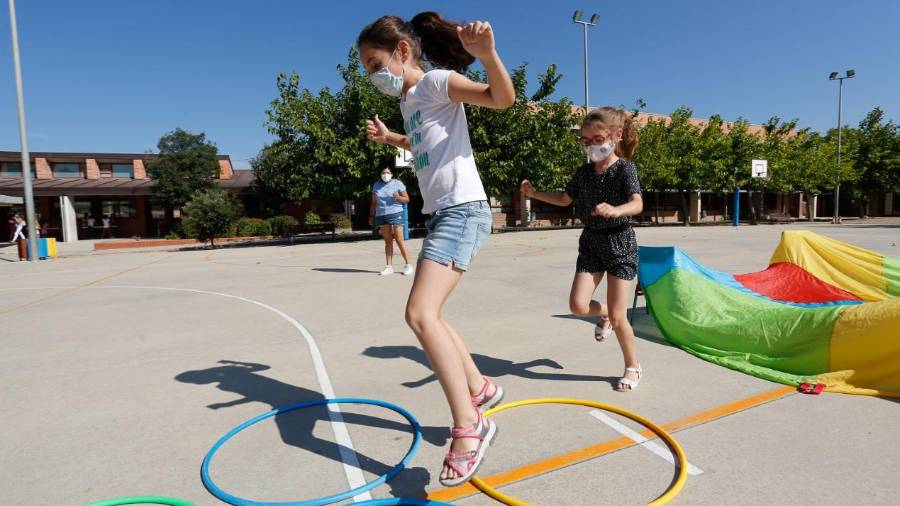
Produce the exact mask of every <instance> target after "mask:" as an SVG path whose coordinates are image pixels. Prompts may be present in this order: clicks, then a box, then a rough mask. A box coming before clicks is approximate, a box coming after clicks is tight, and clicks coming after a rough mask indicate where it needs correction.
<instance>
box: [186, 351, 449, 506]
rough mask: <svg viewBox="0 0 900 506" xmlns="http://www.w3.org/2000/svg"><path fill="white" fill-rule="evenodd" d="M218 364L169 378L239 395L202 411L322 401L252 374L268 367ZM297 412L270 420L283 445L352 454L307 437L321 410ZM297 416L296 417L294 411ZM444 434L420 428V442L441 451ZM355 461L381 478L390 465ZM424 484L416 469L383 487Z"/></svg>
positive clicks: (415, 488) (426, 478) (419, 492)
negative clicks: (241, 405)
mask: <svg viewBox="0 0 900 506" xmlns="http://www.w3.org/2000/svg"><path fill="white" fill-rule="evenodd" d="M219 364H220V365H217V366H215V367H210V368H208V369H198V370H194V371H185V372H183V373H181V374H178V375H177V376H175V379H176V380H177V381H180V382H182V383H191V384H195V385H208V384H216V388H218V389H219V390H222V391H225V392H231V393H235V394H238V395H239V396H240V397H239V398H237V399H235V400H233V401H229V402H221V403H215V404H210V405H209V406H207V407H208V408H209V409H223V408H229V407H232V406H237V405H239V404H245V403H248V402H261V403H264V404H268V405H269V406H271V407H272V408H277V407H284V406H289V405H292V404H297V403H301V402H309V401H315V400H321V399H324V397H323V396H322V394H320V393H319V392H315V391H313V390H309V389H306V388H302V387H297V386H294V385H290V384H287V383H283V382H281V381H278V380H275V379H272V378H269V377H267V376H263V375H261V374H258V373H259V372H261V371H265V370H267V369H270V367H269V366H268V365H264V364H255V363H251V362H235V361H231V360H220V361H219ZM302 411H303V413H302V416H291V417H288V416H287V415H288V414H287V413H286V414H285V416H276V417H274V418H273V419H274V421H275V424H276V426H277V427H278V432H279V434H280V435H281V440H282V441H284V443H286V444H288V445H291V446H294V447H296V448H300V449H302V450H306V451H309V452H312V453H315V454H317V455H320V456H322V457H325V458H329V459H332V460H334V461H337V462H342V460H341V456H340V452H341V450H345V451H350V452H351V453H352V451H351V450H349V449H347V448H344V447H342V446H341V445H339V444H337V443H334V442H331V441H328V440H324V439H320V438H318V437H316V436H315V435H314V434H313V429H314V427H315V425H316V423H317V422H319V421H324V422H328V421H330V418H329V416H328V411H327V408H326V407H325V406H316V407H311V408H307V409H304V410H302ZM297 413H298V414H299V412H297ZM342 415H343V418H344V421H345V422H346V423H348V424H354V425H363V426H367V427H377V428H381V429H388V430H394V431H398V432H405V433H410V428H409V425H407V424H406V423H400V422H395V421H392V420H385V419H382V418H378V417H373V416H369V415H364V414H359V413H352V412H346V411H344V412H343V413H342ZM449 435H450V434H449V429H447V428H445V427H422V437H423V438H424V439H425V440H426V441H428V442H429V443H431V444H434V445H436V446H444V444H446V442H447V438H448V437H449ZM357 456H358V458H359V463H360V467H361V468H362V469H363V470H364V471H366V472H369V473H372V474H374V475H376V476H381V475H383V474H385V473H387V472H388V471H389V470H390V469H391V467H393V464H392V465H387V464H384V463H382V462H379V461H377V460H375V459H373V458H371V457H368V456H366V455H364V454H362V453H357ZM430 480H431V474H430V473H429V472H428V470H426V469H424V468H421V467H417V468H411V469H406V470H404V471H403V472H402V473H400V474H399V475H398V476H397V477H395V478H394V479H392V480H391V481H390V482H388V485H389V486H390V487H391V494H392V495H394V496H395V497H424V496H425V494H426V490H425V487H426V486H427V485H428V484H429V482H430Z"/></svg>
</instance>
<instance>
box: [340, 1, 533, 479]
mask: <svg viewBox="0 0 900 506" xmlns="http://www.w3.org/2000/svg"><path fill="white" fill-rule="evenodd" d="M357 45H358V47H359V51H360V59H361V60H362V64H363V65H364V66H365V68H366V71H367V72H368V73H369V77H370V79H371V80H372V83H373V84H374V85H375V86H376V87H377V88H378V89H379V90H381V91H382V92H384V93H386V94H388V95H391V96H395V97H400V110H401V112H402V113H403V121H404V125H403V126H404V130H405V131H406V133H405V135H404V134H399V133H394V132H391V131H389V130H388V129H387V127H385V125H384V123H382V122H381V120H380V119H379V118H378V116H377V115H376V116H375V119H374V120H372V121H368V122H367V123H368V124H367V125H366V133H367V134H368V137H369V139H371V140H373V141H376V142H381V143H386V144H391V145H394V146H397V147H402V148H403V149H407V150H410V151H411V152H412V154H413V157H414V158H415V168H416V177H417V179H418V180H419V186H420V189H421V192H422V199H423V200H424V207H423V210H422V212H424V213H426V214H430V215H431V218H430V219H429V220H428V222H427V228H428V235H427V237H426V238H425V241H424V242H423V244H422V251H421V254H420V257H419V262H418V266H417V268H416V277H415V280H414V281H413V286H412V289H411V290H410V294H409V300H408V301H407V303H406V321H407V323H409V326H410V328H412V330H413V332H415V334H416V336H417V337H418V338H419V342H420V343H421V344H422V348H423V349H424V350H425V354H426V355H427V356H428V361H429V362H430V364H431V368H432V369H433V370H434V373H435V375H437V378H438V381H440V384H441V387H442V388H443V390H444V395H445V396H446V397H447V402H448V403H449V404H450V412H451V413H452V416H453V430H452V433H451V435H452V437H453V441H452V442H451V443H450V451H449V452H448V453H447V456H446V457H445V458H444V468H443V470H442V471H441V474H440V481H441V483H442V484H444V485H447V486H453V485H458V484H460V483H463V482H465V481H468V480H469V479H470V478H471V477H472V476H473V475H474V474H475V472H476V471H477V469H478V466H479V464H480V463H481V461H482V458H483V457H484V452H485V451H486V449H487V447H488V446H489V445H490V442H491V441H492V440H493V438H494V435H495V434H496V431H497V426H496V424H495V423H494V422H493V421H491V420H488V419H485V418H483V417H482V416H481V410H486V409H488V408H490V407H492V406H494V405H496V404H497V403H499V402H500V399H501V398H502V397H503V390H502V389H501V388H500V387H499V386H497V385H495V384H493V383H491V382H490V381H489V380H488V379H487V378H485V377H484V376H482V374H481V372H480V371H479V370H478V367H477V366H476V365H475V362H474V361H473V360H472V356H471V355H470V354H469V351H468V349H467V348H466V345H465V344H464V343H463V340H462V338H461V337H460V336H459V334H458V333H457V332H456V331H455V330H454V329H453V327H451V326H450V324H449V323H447V321H446V320H445V319H444V317H443V315H442V314H441V312H442V309H443V307H444V303H445V302H446V301H447V298H448V297H449V296H450V293H451V292H453V289H454V288H455V287H456V285H457V284H458V283H459V280H460V279H461V278H462V275H463V273H464V272H465V271H466V270H467V269H468V268H469V263H470V261H471V260H472V258H473V257H474V256H475V254H476V253H477V252H478V249H479V248H480V247H481V245H482V244H483V242H484V239H485V237H487V236H488V235H489V234H490V232H491V210H490V206H489V205H488V203H487V195H486V194H485V192H484V187H483V186H482V184H481V177H480V176H479V175H478V169H477V168H476V167H475V158H474V156H473V155H472V146H471V145H470V142H469V129H468V124H467V123H466V112H465V109H464V108H463V104H464V103H467V104H471V105H478V106H482V107H490V108H494V109H506V108H508V107H510V106H511V105H512V104H513V103H514V102H515V99H516V95H515V90H514V89H513V84H512V80H510V78H509V74H508V73H507V72H506V69H505V68H504V67H503V63H502V62H501V61H500V57H499V56H498V55H497V51H496V49H495V48H494V34H493V31H492V29H491V25H490V24H488V23H487V22H483V21H476V22H474V23H469V24H467V25H465V26H461V25H458V24H456V23H453V22H450V21H447V20H445V19H443V18H442V17H441V16H440V15H439V14H437V13H435V12H423V13H420V14H418V15H416V16H415V17H414V18H413V19H412V20H410V21H409V22H406V21H404V20H403V19H401V18H399V17H397V16H384V17H381V18H379V19H378V20H376V21H375V22H374V23H372V24H371V25H369V26H367V27H365V28H364V29H363V31H362V32H361V33H360V34H359V39H358V40H357ZM476 58H478V59H479V60H481V63H482V65H483V66H484V69H485V71H486V72H487V77H488V83H487V84H484V83H477V82H473V81H471V80H469V79H467V78H466V77H465V76H464V75H463V74H462V73H464V72H465V71H466V69H467V68H468V66H469V65H471V64H472V63H473V62H474V61H475V59H476ZM425 61H427V62H429V63H431V64H433V65H434V66H435V67H437V69H435V70H428V71H427V72H426V70H425V69H426V67H427V66H426V65H425V64H424V62H425Z"/></svg>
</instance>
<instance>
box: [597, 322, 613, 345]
mask: <svg viewBox="0 0 900 506" xmlns="http://www.w3.org/2000/svg"><path fill="white" fill-rule="evenodd" d="M607 323H609V318H604V317H602V316H601V317H600V321H599V322H597V325H596V326H595V327H594V339H596V340H597V342H598V343H602V342H603V340H604V339H606V338H607V337H609V336H610V335H612V332H613V328H612V325H609V326H608V327H607V326H605V324H607Z"/></svg>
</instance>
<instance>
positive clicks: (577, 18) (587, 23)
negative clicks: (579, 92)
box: [572, 11, 600, 114]
mask: <svg viewBox="0 0 900 506" xmlns="http://www.w3.org/2000/svg"><path fill="white" fill-rule="evenodd" d="M581 15H582V12H581V11H575V14H573V15H572V22H573V23H576V24H579V25H581V27H582V28H583V29H584V112H585V114H587V112H588V106H589V104H590V95H589V94H588V36H587V29H588V27H589V26H597V22H598V21H600V15H599V14H596V13H594V14H592V15H591V20H590V21H585V20H583V19H581Z"/></svg>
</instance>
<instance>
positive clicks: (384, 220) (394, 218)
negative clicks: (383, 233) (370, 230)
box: [375, 212, 403, 227]
mask: <svg viewBox="0 0 900 506" xmlns="http://www.w3.org/2000/svg"><path fill="white" fill-rule="evenodd" d="M375 224H376V225H378V226H379V227H380V226H382V225H394V226H400V225H403V213H402V212H399V213H391V214H383V215H381V216H376V217H375Z"/></svg>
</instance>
